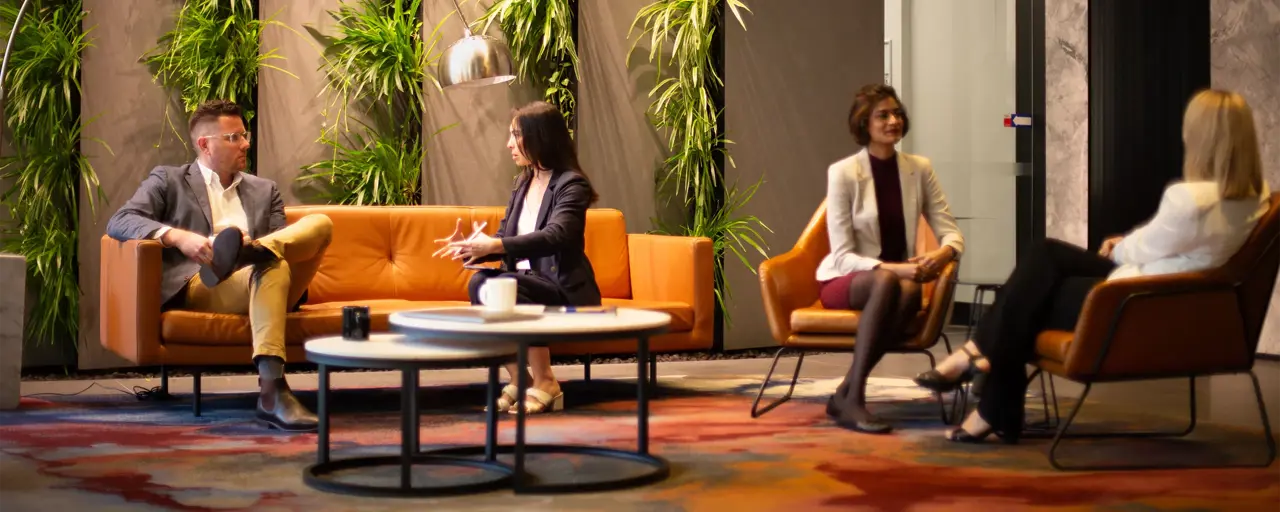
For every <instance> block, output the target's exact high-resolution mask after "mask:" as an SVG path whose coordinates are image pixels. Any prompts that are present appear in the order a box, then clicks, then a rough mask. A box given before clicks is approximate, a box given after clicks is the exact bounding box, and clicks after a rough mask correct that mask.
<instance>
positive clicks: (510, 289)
mask: <svg viewBox="0 0 1280 512" xmlns="http://www.w3.org/2000/svg"><path fill="white" fill-rule="evenodd" d="M480 303H481V304H484V307H485V309H488V310H489V311H497V312H500V313H507V312H510V311H514V310H515V309H516V280H515V279H514V278H511V277H491V278H489V279H486V280H485V281H484V284H482V285H480Z"/></svg>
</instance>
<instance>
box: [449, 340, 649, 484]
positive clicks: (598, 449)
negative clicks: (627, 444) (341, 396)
mask: <svg viewBox="0 0 1280 512" xmlns="http://www.w3.org/2000/svg"><path fill="white" fill-rule="evenodd" d="M637 340H638V347H637V350H638V354H637V356H638V357H637V361H636V373H637V386H636V388H637V390H636V394H637V413H636V414H637V436H636V437H637V440H636V444H637V446H636V449H635V450H634V451H633V450H627V449H618V448H608V447H603V446H592V445H565V444H533V445H527V444H526V443H525V428H526V425H525V422H526V413H525V409H524V401H525V397H526V390H527V388H528V387H529V385H530V383H529V382H528V380H529V378H528V372H527V371H526V370H525V366H526V365H527V364H528V360H529V354H528V347H529V345H528V344H526V343H521V344H520V348H519V349H518V350H517V353H516V365H517V368H518V370H517V371H518V373H517V374H516V376H515V378H514V379H513V380H514V381H515V383H516V388H517V390H516V404H517V406H518V407H519V408H518V409H517V410H516V434H515V442H514V443H512V444H511V445H509V446H491V443H489V442H486V444H485V445H484V446H480V445H471V446H455V447H449V448H441V449H436V450H430V451H428V452H426V454H428V455H435V456H442V457H460V458H461V457H475V458H478V457H480V456H483V457H484V458H485V459H486V461H488V460H492V454H493V453H494V452H497V453H502V454H508V453H509V454H512V455H513V459H514V460H513V463H512V465H511V466H510V467H511V468H512V490H513V491H514V492H515V493H516V494H560V493H578V492H600V491H611V490H617V489H629V488H634V487H638V486H641V485H647V484H651V483H654V482H660V481H662V480H664V479H666V478H667V477H668V476H669V475H670V473H671V469H670V466H669V465H668V463H667V461H666V460H665V459H663V458H662V457H658V456H655V455H650V454H649V397H650V395H651V394H652V390H651V389H649V386H650V385H652V381H653V380H654V379H652V378H650V375H649V374H650V371H652V364H653V359H652V357H651V355H650V353H649V338H648V337H647V336H642V337H638V339H637ZM535 346H537V345H536V344H535ZM490 372H491V373H490V379H491V382H492V383H491V384H490V388H491V389H496V386H497V368H491V369H490ZM489 394H490V395H491V398H490V402H492V401H493V400H494V399H496V396H495V395H496V393H495V392H494V391H491V392H490V393H489ZM491 409H492V408H491ZM490 428H491V429H492V432H493V433H491V434H489V435H490V436H491V437H489V438H487V439H486V441H488V439H495V441H494V442H493V443H492V444H496V425H493V426H492V427H490ZM530 453H536V454H547V455H552V454H554V455H574V456H580V457H591V458H604V459H614V460H621V461H627V462H631V463H634V464H639V465H641V466H645V468H644V469H643V470H642V471H641V472H639V473H635V472H632V473H631V474H630V475H627V476H621V477H609V476H605V477H604V478H598V479H594V481H582V480H581V479H579V478H573V479H570V480H569V481H564V482H542V483H538V482H536V480H537V479H536V478H534V476H533V475H531V474H529V473H528V472H526V470H525V467H526V465H525V455H527V454H530ZM476 463H483V462H481V461H480V460H476Z"/></svg>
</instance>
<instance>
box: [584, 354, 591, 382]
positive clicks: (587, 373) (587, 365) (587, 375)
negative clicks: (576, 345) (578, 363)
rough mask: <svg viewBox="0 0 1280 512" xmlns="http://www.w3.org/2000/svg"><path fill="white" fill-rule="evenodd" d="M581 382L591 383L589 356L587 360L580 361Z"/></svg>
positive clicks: (588, 355)
mask: <svg viewBox="0 0 1280 512" xmlns="http://www.w3.org/2000/svg"><path fill="white" fill-rule="evenodd" d="M582 380H584V381H586V382H591V354H587V358H586V359H585V360H583V361H582Z"/></svg>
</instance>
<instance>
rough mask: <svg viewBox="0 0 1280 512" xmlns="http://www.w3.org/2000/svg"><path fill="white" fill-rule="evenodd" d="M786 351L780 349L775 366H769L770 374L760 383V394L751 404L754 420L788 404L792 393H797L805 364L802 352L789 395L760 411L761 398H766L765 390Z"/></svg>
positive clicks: (792, 378) (774, 362) (792, 377)
mask: <svg viewBox="0 0 1280 512" xmlns="http://www.w3.org/2000/svg"><path fill="white" fill-rule="evenodd" d="M786 350H787V347H782V348H779V349H778V353H777V354H774V356H773V364H772V365H770V366H769V373H768V374H766V375H765V376H764V382H762V383H760V392H759V393H756V400H755V402H752V403H751V417H752V418H759V417H760V416H763V415H764V414H765V413H767V412H769V411H772V410H773V408H774V407H777V406H779V405H782V404H783V402H786V401H787V400H790V399H791V392H793V391H795V389H796V380H798V379H799V378H800V366H801V365H803V364H804V351H800V357H799V358H797V359H796V371H795V373H793V374H792V375H791V387H790V388H787V394H785V395H782V398H779V399H777V400H775V401H773V402H771V403H769V405H766V406H765V407H764V409H759V406H760V398H761V397H763V396H764V390H765V388H768V387H769V379H771V378H773V371H774V370H775V369H777V367H778V359H779V358H781V357H782V353H783V352H786Z"/></svg>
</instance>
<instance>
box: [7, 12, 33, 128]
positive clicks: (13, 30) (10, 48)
mask: <svg viewBox="0 0 1280 512" xmlns="http://www.w3.org/2000/svg"><path fill="white" fill-rule="evenodd" d="M30 4H31V0H22V6H20V7H18V17H17V18H16V19H14V20H13V28H11V29H9V42H8V43H5V45H4V60H3V61H0V117H3V115H4V103H5V102H4V98H5V96H4V78H5V75H6V73H8V72H9V53H10V52H11V51H13V39H14V38H15V37H17V36H18V26H19V25H21V24H22V14H23V13H25V12H27V5H30ZM5 124H6V123H4V122H0V140H4V125H5Z"/></svg>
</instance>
